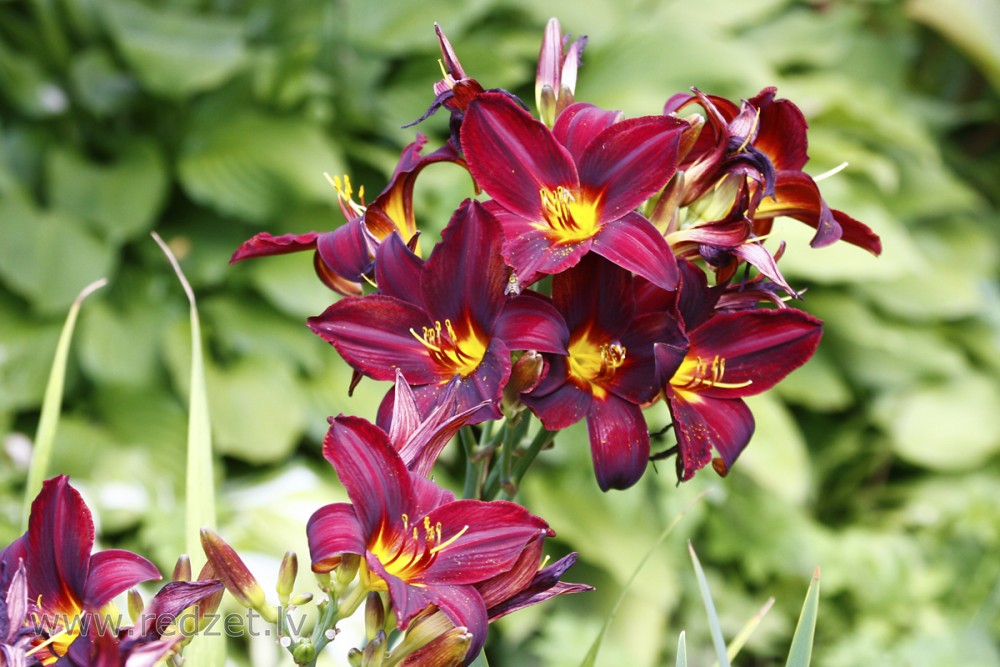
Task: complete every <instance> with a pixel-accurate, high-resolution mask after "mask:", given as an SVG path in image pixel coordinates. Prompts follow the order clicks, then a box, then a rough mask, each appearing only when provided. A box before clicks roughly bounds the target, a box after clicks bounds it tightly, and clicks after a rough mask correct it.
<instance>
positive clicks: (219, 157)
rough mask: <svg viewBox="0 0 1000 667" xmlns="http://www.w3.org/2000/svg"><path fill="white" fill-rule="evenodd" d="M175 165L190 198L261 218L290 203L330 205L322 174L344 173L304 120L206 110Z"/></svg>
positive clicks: (252, 218) (318, 132)
mask: <svg viewBox="0 0 1000 667" xmlns="http://www.w3.org/2000/svg"><path fill="white" fill-rule="evenodd" d="M248 137H253V141H249V140H248ZM178 169H179V176H180V181H181V184H182V185H183V186H184V189H185V190H186V191H187V192H188V194H189V195H190V196H191V197H192V198H193V199H195V200H197V201H199V202H201V203H203V204H206V205H209V206H212V207H214V208H216V209H217V210H219V211H220V212H222V213H224V214H226V215H232V216H237V217H239V218H243V219H245V220H250V221H253V222H262V221H264V220H267V219H269V218H272V217H275V216H277V215H279V214H282V213H284V212H286V211H287V209H288V208H289V206H291V205H294V204H295V203H297V202H310V201H326V202H329V203H331V204H334V203H335V202H336V201H337V197H336V192H335V191H334V190H333V188H331V187H330V186H329V184H328V183H327V182H326V180H325V179H324V177H323V174H324V172H328V173H330V174H335V175H336V174H340V173H343V162H342V160H341V158H340V157H339V156H338V155H337V153H336V152H335V151H334V149H333V147H332V146H331V144H330V142H329V141H328V140H327V139H326V137H325V136H324V134H323V133H322V131H321V130H320V128H319V127H317V126H315V125H312V124H310V123H309V122H307V121H305V120H302V119H298V118H293V117H278V116H269V115H265V114H263V113H260V112H257V111H252V110H249V109H244V110H222V109H220V108H217V107H205V108H203V109H202V111H201V112H200V113H199V114H198V116H197V118H196V120H195V122H194V124H193V126H192V127H191V128H190V131H189V132H188V134H187V136H186V137H185V140H184V143H183V146H182V148H181V155H180V159H179V163H178ZM331 210H335V209H331Z"/></svg>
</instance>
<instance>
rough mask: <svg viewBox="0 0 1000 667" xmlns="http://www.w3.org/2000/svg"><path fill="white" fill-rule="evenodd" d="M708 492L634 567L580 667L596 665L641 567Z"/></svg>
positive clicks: (669, 527)
mask: <svg viewBox="0 0 1000 667" xmlns="http://www.w3.org/2000/svg"><path fill="white" fill-rule="evenodd" d="M709 491H710V489H706V490H705V491H702V492H701V493H699V494H698V495H697V496H695V498H694V500H692V501H691V502H690V503H689V504H688V506H687V507H685V508H684V509H683V510H681V511H680V512H678V513H677V516H675V517H674V519H673V521H671V522H670V525H669V526H667V527H666V529H665V530H664V531H663V532H662V533H660V536H659V537H658V538H657V539H656V542H655V543H654V544H653V546H652V547H651V548H650V549H649V551H647V552H646V555H645V556H643V557H642V560H640V561H639V564H638V565H636V567H635V571H634V572H632V576H631V577H629V580H628V582H627V583H626V584H625V588H623V589H622V592H621V593H619V595H618V599H617V600H615V605H614V607H612V608H611V611H610V612H609V613H608V617H607V618H605V619H604V625H602V626H601V630H600V632H598V633H597V636H596V637H594V642H593V643H592V644H591V645H590V650H589V651H587V655H585V656H584V658H583V662H581V663H580V667H594V665H596V664H597V654H598V652H599V651H600V650H601V643H602V642H603V641H604V635H605V634H607V632H608V628H609V627H611V621H613V620H614V618H615V616H616V615H617V614H618V608H619V607H621V605H622V602H624V600H625V595H626V594H627V593H628V591H629V589H630V588H632V584H633V583H635V580H636V579H637V578H638V577H639V572H641V571H642V568H643V566H645V565H646V561H648V560H649V558H650V557H651V556H652V555H653V554H654V553H655V552H656V551H659V548H660V545H661V544H663V542H664V541H665V540H666V539H667V536H668V535H670V533H671V532H672V531H673V529H674V528H675V527H676V526H677V524H678V523H680V521H681V519H683V518H684V516H685V515H686V514H687V513H688V512H690V511H691V508H692V507H694V506H695V505H697V504H698V503H699V502H700V501H701V500H702V499H703V498H704V497H705V496H707V495H708V494H709Z"/></svg>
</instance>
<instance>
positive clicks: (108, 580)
mask: <svg viewBox="0 0 1000 667" xmlns="http://www.w3.org/2000/svg"><path fill="white" fill-rule="evenodd" d="M159 578H160V571H159V570H157V569H156V566H155V565H153V564H152V563H150V562H149V561H148V560H146V559H145V558H143V557H142V556H137V555H136V554H134V553H132V552H131V551H123V550H121V549H108V550H107V551H102V552H100V553H96V554H94V555H93V556H91V558H90V576H88V577H87V589H86V592H85V594H84V599H83V602H84V604H85V605H86V606H87V607H88V608H90V609H100V608H101V607H103V606H104V605H106V604H107V603H108V602H110V601H111V599H112V598H114V597H115V596H116V595H118V594H119V593H121V592H122V591H124V590H127V589H129V588H131V587H132V586H135V585H136V584H138V583H141V582H143V581H152V580H155V579H159Z"/></svg>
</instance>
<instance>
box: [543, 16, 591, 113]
mask: <svg viewBox="0 0 1000 667" xmlns="http://www.w3.org/2000/svg"><path fill="white" fill-rule="evenodd" d="M568 41H569V39H568V35H567V36H565V37H564V36H563V34H562V28H561V27H560V26H559V20H558V19H555V18H552V19H549V22H548V24H547V25H546V26H545V36H544V37H543V38H542V49H541V52H540V53H539V54H538V72H537V74H536V75H535V105H536V107H537V108H538V113H539V115H540V116H541V118H542V121H543V122H544V123H545V124H546V125H548V126H549V127H552V126H553V125H554V124H555V122H556V118H557V117H558V116H559V114H560V113H562V112H563V111H564V110H565V109H566V107H568V106H569V105H571V104H572V103H573V94H574V93H575V92H576V72H577V70H578V69H579V68H580V56H581V55H582V54H583V49H584V47H585V46H587V38H586V37H580V38H579V39H578V40H576V41H575V42H573V43H572V44H570V45H569V47H568V48H567V47H566V42H568Z"/></svg>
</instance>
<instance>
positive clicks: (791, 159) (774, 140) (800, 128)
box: [749, 87, 809, 171]
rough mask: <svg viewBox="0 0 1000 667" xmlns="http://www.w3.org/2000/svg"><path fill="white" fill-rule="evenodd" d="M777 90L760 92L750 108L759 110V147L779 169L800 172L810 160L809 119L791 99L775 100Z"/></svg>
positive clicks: (768, 89)
mask: <svg viewBox="0 0 1000 667" xmlns="http://www.w3.org/2000/svg"><path fill="white" fill-rule="evenodd" d="M776 91H777V89H776V88H774V87H768V88H765V89H764V90H762V91H760V93H758V94H757V96H756V97H754V98H753V99H751V100H750V101H749V102H750V105H751V106H752V107H754V108H756V109H758V110H759V112H760V113H759V115H758V119H757V123H758V127H757V133H756V134H757V136H756V137H755V138H754V140H753V145H754V147H755V148H757V149H758V150H760V151H761V152H763V153H765V154H766V155H767V156H768V157H769V158H770V160H771V163H772V164H774V168H775V169H790V170H795V171H799V170H801V169H802V167H804V166H805V164H806V162H808V161H809V155H808V154H807V152H806V149H807V147H808V146H807V142H806V130H807V128H808V125H807V124H806V118H805V116H804V115H802V111H801V110H800V109H799V108H798V107H797V106H795V104H794V103H792V102H791V101H789V100H775V99H774V94H775V92H776Z"/></svg>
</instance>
